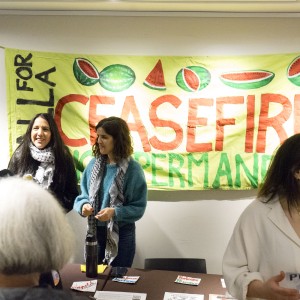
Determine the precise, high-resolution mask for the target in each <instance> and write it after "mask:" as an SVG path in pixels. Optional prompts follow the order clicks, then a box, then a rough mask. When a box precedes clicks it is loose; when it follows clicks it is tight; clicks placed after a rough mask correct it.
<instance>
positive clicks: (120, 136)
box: [93, 117, 133, 162]
mask: <svg viewBox="0 0 300 300" xmlns="http://www.w3.org/2000/svg"><path fill="white" fill-rule="evenodd" d="M100 127H101V128H103V129H104V130H105V132H106V133H107V134H109V135H111V136H112V137H113V139H114V149H113V155H114V158H115V160H116V162H118V161H120V160H121V159H123V158H128V157H129V156H130V155H131V154H132V153H133V147H132V143H131V142H132V141H131V136H130V130H129V127H128V125H127V123H126V122H125V121H124V120H123V119H121V118H118V117H109V118H105V119H102V120H101V121H100V122H99V123H98V124H97V125H96V131H97V129H98V128H100ZM97 139H98V137H97ZM97 139H96V141H95V144H94V145H93V155H94V156H95V157H99V156H100V155H101V153H100V150H99V145H98V141H97Z"/></svg>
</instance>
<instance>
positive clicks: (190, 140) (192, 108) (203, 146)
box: [186, 98, 214, 152]
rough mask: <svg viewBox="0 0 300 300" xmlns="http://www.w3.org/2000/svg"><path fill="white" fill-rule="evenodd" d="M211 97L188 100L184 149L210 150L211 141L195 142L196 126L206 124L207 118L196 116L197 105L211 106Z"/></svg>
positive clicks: (212, 102) (191, 150)
mask: <svg viewBox="0 0 300 300" xmlns="http://www.w3.org/2000/svg"><path fill="white" fill-rule="evenodd" d="M213 104H214V100H213V99H205V98H196V99H190V101H189V115H188V124H187V145H186V151H188V152H209V151H212V143H195V139H196V127H197V126H206V125H207V118H203V117H202V118H200V117H199V118H198V117H197V113H198V107H200V106H213Z"/></svg>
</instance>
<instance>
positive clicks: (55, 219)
mask: <svg viewBox="0 0 300 300" xmlns="http://www.w3.org/2000/svg"><path fill="white" fill-rule="evenodd" d="M0 190H1V195H0V220H1V226H0V299H1V300H2V299H22V300H25V299H26V300H27V299H31V300H33V299H45V300H47V299H58V300H60V299H73V298H72V296H71V294H70V293H69V292H67V291H64V290H58V289H53V288H50V287H49V286H48V287H44V288H42V287H39V286H38V284H39V277H40V274H41V273H43V272H48V271H50V270H60V269H62V267H63V266H64V265H65V264H66V263H67V262H69V261H70V259H71V257H72V254H73V247H74V235H73V231H72V229H71V227H70V225H69V223H68V222H67V220H66V217H65V213H64V212H63V208H62V207H61V206H60V204H59V203H58V201H57V200H56V199H55V198H54V196H53V195H52V194H50V192H48V191H47V190H45V189H43V188H42V187H41V186H39V185H37V184H36V183H34V182H32V181H28V180H24V179H22V178H19V177H8V178H1V180H0Z"/></svg>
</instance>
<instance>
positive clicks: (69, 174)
mask: <svg viewBox="0 0 300 300" xmlns="http://www.w3.org/2000/svg"><path fill="white" fill-rule="evenodd" d="M8 169H9V170H10V171H11V172H12V173H13V174H15V175H19V176H24V177H29V178H32V179H33V180H34V181H35V182H37V183H38V184H40V185H41V186H42V187H44V188H45V189H47V190H49V191H51V192H52V193H53V194H54V195H55V197H56V198H57V200H58V201H59V203H60V204H61V205H62V207H63V208H64V209H65V211H66V212H69V211H70V210H72V208H73V203H74V200H75V198H76V197H77V196H78V188H77V176H76V171H75V166H74V162H73V158H72V156H71V153H70V151H69V149H68V148H67V147H66V146H65V144H64V143H63V140H62V138H61V136H60V135H59V132H58V128H57V126H56V123H55V121H54V119H53V117H52V116H51V115H50V114H46V113H39V114H37V115H36V116H35V117H34V118H33V119H32V120H31V121H30V123H29V125H28V127H27V130H26V133H25V134H24V136H23V138H22V142H21V144H20V145H19V146H18V148H17V149H16V150H15V152H14V153H13V155H12V157H11V159H10V162H9V165H8Z"/></svg>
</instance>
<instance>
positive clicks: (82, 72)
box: [73, 58, 99, 86]
mask: <svg viewBox="0 0 300 300" xmlns="http://www.w3.org/2000/svg"><path fill="white" fill-rule="evenodd" d="M73 73H74V76H75V78H76V79H77V81H78V82H79V83H81V84H82V85H86V86H91V85H94V84H95V83H97V82H98V81H99V74H98V70H97V69H96V67H95V66H94V65H93V64H92V63H91V62H90V61H89V60H87V59H85V58H75V60H74V63H73Z"/></svg>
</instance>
